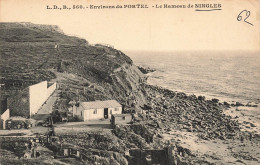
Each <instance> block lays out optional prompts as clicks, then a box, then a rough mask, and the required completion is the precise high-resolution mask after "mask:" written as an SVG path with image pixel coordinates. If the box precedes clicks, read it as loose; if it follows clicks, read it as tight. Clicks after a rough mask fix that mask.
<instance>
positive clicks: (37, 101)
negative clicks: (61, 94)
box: [29, 81, 48, 116]
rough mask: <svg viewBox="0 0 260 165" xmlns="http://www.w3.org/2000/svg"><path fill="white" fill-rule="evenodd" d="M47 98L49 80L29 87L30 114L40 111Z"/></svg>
mask: <svg viewBox="0 0 260 165" xmlns="http://www.w3.org/2000/svg"><path fill="white" fill-rule="evenodd" d="M47 98H48V97H47V81H43V82H40V83H38V84H35V85H32V86H30V87H29V103H30V116H31V115H33V114H35V113H37V112H38V110H39V108H40V107H41V106H42V104H43V103H44V102H45V101H46V100H47Z"/></svg>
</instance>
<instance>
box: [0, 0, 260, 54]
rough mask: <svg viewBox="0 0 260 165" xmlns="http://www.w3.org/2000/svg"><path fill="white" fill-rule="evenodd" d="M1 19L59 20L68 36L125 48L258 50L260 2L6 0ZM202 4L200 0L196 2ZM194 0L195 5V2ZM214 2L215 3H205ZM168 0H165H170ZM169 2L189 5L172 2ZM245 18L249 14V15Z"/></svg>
mask: <svg viewBox="0 0 260 165" xmlns="http://www.w3.org/2000/svg"><path fill="white" fill-rule="evenodd" d="M0 2H1V6H0V7H1V17H0V19H1V22H32V23H36V24H54V25H58V26H60V28H61V29H62V30H63V31H64V32H65V33H67V34H72V35H77V36H80V37H82V38H85V39H86V40H88V41H89V42H90V43H107V44H111V45H114V46H115V48H117V49H122V50H150V51H154V50H157V51H161V50H166V51H169V50H177V51H182V50H186V51H190V50H191V51H194V50H231V51H232V50H236V51H237V50H246V51H247V50H256V49H257V50H259V49H260V41H259V37H260V32H259V30H260V26H259V21H260V19H259V18H260V17H259V1H258V0H248V1H247V0H233V1H232V0H222V1H211V2H212V3H213V2H214V3H218V2H220V3H221V5H222V10H221V11H208V12H207V11H203V12H199V11H195V9H194V8H193V9H187V8H186V9H155V8H151V6H153V5H155V4H164V2H162V1H153V0H149V1H144V0H143V1H142V2H143V3H145V4H149V7H150V8H148V9H103V10H90V9H86V10H47V9H46V6H47V5H49V6H51V5H58V6H59V5H64V4H66V5H67V6H71V5H73V4H82V5H84V6H89V5H90V4H95V5H100V4H103V5H107V4H108V2H106V3H104V2H103V3H102V2H101V1H99V2H94V1H89V0H70V1H68V0H23V1H17V0H1V1H0ZM136 2H137V1H128V3H127V2H126V1H124V2H122V1H119V0H117V1H116V0H114V1H110V4H111V5H116V4H122V3H124V4H136ZM195 2H196V3H199V1H195ZM195 2H194V1H192V4H195ZM203 2H204V3H205V2H207V3H209V2H210V1H203ZM165 3H166V2H165ZM168 4H185V5H187V4H189V1H187V0H182V1H174V0H172V1H169V2H168ZM244 9H247V10H249V11H250V12H251V15H250V16H249V17H248V19H247V21H248V22H250V23H252V24H253V25H254V26H251V25H250V24H247V23H245V22H243V21H237V16H238V14H239V13H240V12H241V11H242V10H244ZM243 16H245V13H244V15H243Z"/></svg>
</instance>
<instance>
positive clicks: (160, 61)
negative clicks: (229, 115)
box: [125, 51, 260, 104]
mask: <svg viewBox="0 0 260 165" xmlns="http://www.w3.org/2000/svg"><path fill="white" fill-rule="evenodd" d="M125 52H126V54H127V55H128V56H129V57H130V58H131V59H132V60H133V61H134V63H135V64H136V65H138V66H144V67H150V68H153V69H155V70H156V71H155V72H152V73H149V74H148V81H147V82H148V83H149V84H152V85H157V86H161V87H165V88H167V89H170V90H173V91H178V92H184V93H187V94H195V95H197V96H198V95H203V96H206V98H207V99H212V98H218V99H219V100H220V101H228V102H236V101H238V102H242V103H243V104H247V103H253V104H259V102H260V83H259V82H260V65H259V64H260V55H259V54H258V53H257V52H151V51H150V52H148V51H125Z"/></svg>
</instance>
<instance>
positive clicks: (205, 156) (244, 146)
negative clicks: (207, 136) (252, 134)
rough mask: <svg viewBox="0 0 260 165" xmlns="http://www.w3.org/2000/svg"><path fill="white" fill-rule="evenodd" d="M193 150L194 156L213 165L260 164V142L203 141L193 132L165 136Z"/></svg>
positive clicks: (164, 136)
mask: <svg viewBox="0 0 260 165" xmlns="http://www.w3.org/2000/svg"><path fill="white" fill-rule="evenodd" d="M162 137H163V138H164V139H165V140H170V141H174V142H177V143H179V144H180V146H182V147H184V148H187V149H189V150H191V152H192V154H194V155H196V156H197V157H199V158H202V160H205V161H207V162H210V163H213V164H252V165H255V164H260V142H259V141H253V142H251V141H249V140H245V141H244V142H243V143H242V142H241V141H239V140H219V139H216V140H202V139H200V138H199V137H198V136H196V134H195V133H193V132H182V131H179V130H174V131H171V132H168V133H167V134H163V135H162Z"/></svg>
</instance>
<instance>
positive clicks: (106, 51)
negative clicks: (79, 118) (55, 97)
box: [0, 23, 144, 106]
mask: <svg viewBox="0 0 260 165" xmlns="http://www.w3.org/2000/svg"><path fill="white" fill-rule="evenodd" d="M0 54H1V61H2V62H1V64H0V68H1V73H0V74H1V83H3V84H5V86H4V88H5V89H6V90H9V89H23V88H25V87H27V86H29V85H31V84H35V83H38V82H40V81H43V80H52V79H55V78H57V73H59V74H58V75H59V77H58V78H57V81H60V84H62V89H61V90H63V91H66V92H65V94H64V93H63V94H64V95H63V97H65V98H66V99H67V100H68V101H69V100H75V99H77V98H78V97H77V95H80V99H81V100H82V101H84V100H103V99H117V100H118V101H120V102H121V103H122V104H123V105H126V106H128V105H131V104H132V103H133V102H134V103H136V102H140V103H141V102H144V96H143V93H142V92H140V90H138V89H140V82H143V81H144V75H143V74H142V73H141V72H140V71H139V69H138V68H137V67H136V66H135V65H134V64H133V62H132V60H131V59H130V58H129V57H128V56H126V55H125V54H124V53H123V52H121V51H119V50H116V49H114V48H112V47H109V46H105V45H100V44H99V45H96V46H93V45H89V44H88V42H87V41H86V40H84V39H81V38H77V37H74V36H67V35H65V34H64V33H63V32H62V30H60V29H59V27H57V26H54V25H38V24H32V23H1V24H0ZM3 61H4V62H3ZM57 71H58V72H57ZM67 75H71V76H74V77H75V76H76V77H80V78H81V79H77V80H76V79H74V80H72V81H74V82H73V84H75V85H74V86H71V84H72V83H71V81H64V79H62V77H63V78H64V77H66V76H67ZM60 79H62V80H60ZM82 79H84V81H85V82H86V83H85V84H82V83H81V82H82ZM83 90H84V91H83ZM129 97H131V98H130V99H127V98H129Z"/></svg>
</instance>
